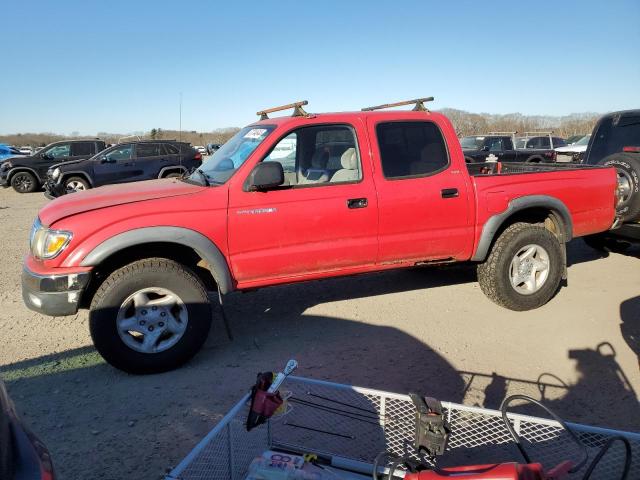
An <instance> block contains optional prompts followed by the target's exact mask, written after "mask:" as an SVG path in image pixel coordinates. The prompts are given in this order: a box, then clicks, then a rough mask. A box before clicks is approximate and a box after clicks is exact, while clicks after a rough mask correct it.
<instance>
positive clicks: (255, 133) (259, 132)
mask: <svg viewBox="0 0 640 480" xmlns="http://www.w3.org/2000/svg"><path fill="white" fill-rule="evenodd" d="M266 131H267V129H266V128H252V129H251V130H249V131H248V132H247V133H245V135H244V138H249V139H251V140H260V139H261V138H262V137H263V136H264V134H265V133H266Z"/></svg>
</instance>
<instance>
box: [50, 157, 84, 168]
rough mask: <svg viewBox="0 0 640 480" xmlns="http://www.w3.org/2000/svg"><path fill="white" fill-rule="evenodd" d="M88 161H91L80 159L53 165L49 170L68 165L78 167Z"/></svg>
mask: <svg viewBox="0 0 640 480" xmlns="http://www.w3.org/2000/svg"><path fill="white" fill-rule="evenodd" d="M87 160H90V159H89V158H80V159H78V160H68V161H66V162H59V163H54V164H53V165H51V166H50V167H49V169H50V170H53V169H54V168H58V167H65V166H67V165H77V164H78V163H82V162H86V161H87Z"/></svg>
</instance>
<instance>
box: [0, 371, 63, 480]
mask: <svg viewBox="0 0 640 480" xmlns="http://www.w3.org/2000/svg"><path fill="white" fill-rule="evenodd" d="M0 479H2V480H27V479H29V480H54V479H55V475H54V471H53V463H52V461H51V455H50V454H49V452H48V450H47V448H46V447H45V446H44V444H43V443H42V442H41V441H40V440H38V438H37V437H36V436H35V435H34V434H33V433H31V431H30V430H29V429H28V428H27V427H26V426H25V425H23V424H22V422H21V421H20V418H19V417H18V414H17V413H16V409H15V407H14V405H13V402H12V401H11V399H10V398H9V395H8V393H7V390H6V388H5V386H4V383H3V382H2V380H0Z"/></svg>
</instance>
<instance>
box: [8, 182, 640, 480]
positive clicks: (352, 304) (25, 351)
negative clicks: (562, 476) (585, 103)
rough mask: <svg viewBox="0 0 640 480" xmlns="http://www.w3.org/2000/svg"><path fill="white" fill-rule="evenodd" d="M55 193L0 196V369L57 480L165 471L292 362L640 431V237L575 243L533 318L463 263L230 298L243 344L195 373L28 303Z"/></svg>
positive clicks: (303, 370)
mask: <svg viewBox="0 0 640 480" xmlns="http://www.w3.org/2000/svg"><path fill="white" fill-rule="evenodd" d="M45 202H46V199H45V198H44V197H43V195H42V194H41V193H35V194H29V195H18V194H16V193H15V192H13V191H12V190H3V191H0V225H2V232H3V234H4V238H3V242H2V256H1V257H0V258H1V259H2V262H0V331H1V332H2V342H1V346H0V376H1V377H2V378H3V379H4V381H5V382H6V383H7V387H8V390H9V393H10V394H11V395H12V397H13V399H14V401H15V403H16V405H17V409H18V411H19V412H20V413H21V414H22V416H23V418H24V420H25V421H26V423H27V424H28V425H29V426H30V427H31V428H32V429H33V430H34V432H36V433H37V434H38V435H39V436H40V437H41V438H42V439H43V440H44V442H45V443H46V444H47V445H48V447H49V449H50V450H51V452H52V455H53V459H54V463H55V465H56V468H57V470H58V473H59V476H60V478H61V479H62V480H71V479H81V478H101V479H102V478H104V479H120V478H135V479H158V478H161V477H162V475H163V474H164V473H165V471H166V469H167V468H169V467H171V466H173V465H176V464H177V463H178V461H179V460H180V459H181V458H182V457H184V456H185V455H186V453H187V452H188V451H189V450H190V449H191V448H192V447H193V446H194V445H195V443H196V442H197V441H198V440H199V439H200V438H202V437H203V436H204V435H205V434H206V432H208V431H209V430H210V429H211V428H212V427H213V426H214V425H215V423H216V422H217V421H218V420H219V419H220V418H221V417H222V415H223V414H224V413H225V412H226V411H227V410H228V409H229V408H230V407H231V406H232V405H233V403H234V402H235V401H237V399H238V398H239V397H240V396H241V395H242V394H243V393H244V392H245V391H246V389H247V387H248V386H249V385H251V384H252V383H253V381H254V380H255V374H256V372H258V371H262V370H266V369H269V368H276V367H280V366H282V365H284V363H285V362H286V360H287V359H288V358H290V357H294V358H296V359H297V360H298V361H299V363H300V369H299V372H298V373H299V374H300V375H303V376H310V377H315V378H321V379H329V380H333V381H338V382H347V383H353V384H357V385H361V386H367V387H372V388H379V389H386V390H391V391H397V392H407V391H409V390H412V391H422V392H424V393H425V394H428V395H431V396H436V397H440V398H442V399H445V400H451V401H458V402H465V403H467V404H470V405H480V406H487V407H493V408H496V407H497V406H498V405H499V403H500V401H501V400H502V398H503V397H504V396H505V394H506V393H515V392H523V393H528V394H530V395H533V396H535V397H537V398H540V397H541V395H542V396H543V397H544V399H545V400H546V401H547V403H548V404H549V405H550V406H551V407H552V408H554V409H556V410H557V411H558V412H559V413H560V414H561V415H562V416H564V417H565V418H566V419H568V420H572V421H578V422H584V423H590V424H595V425H599V426H605V427H613V428H622V429H627V430H634V431H640V403H639V402H638V395H637V392H640V370H639V359H638V355H640V352H639V346H638V344H637V339H638V337H639V334H640V275H639V271H640V270H639V268H638V267H639V266H640V248H638V247H632V248H631V249H629V250H627V251H626V252H625V254H617V253H616V254H610V255H606V256H602V255H600V254H598V253H596V252H594V251H592V250H590V249H589V248H587V247H586V246H585V245H584V243H582V242H581V241H580V240H576V241H574V242H572V243H571V244H570V245H569V260H570V268H569V285H568V286H567V287H565V288H563V289H561V291H560V292H559V294H558V295H557V296H556V298H554V299H553V300H552V301H551V302H550V303H549V304H548V305H546V306H544V307H543V308H540V309H538V310H535V311H531V312H523V313H516V312H511V311H508V310H504V309H501V308H499V307H497V306H496V305H494V304H493V303H491V302H490V301H489V300H487V299H486V298H485V297H484V295H483V294H482V292H481V291H480V288H479V287H478V285H477V284H476V283H475V271H474V269H473V268H471V267H468V266H457V267H452V268H447V269H444V268H442V269H441V268H432V269H411V270H403V271H395V272H386V273H383V274H376V275H369V276H360V277H354V278H343V279H335V280H325V281H321V282H315V283H308V284H301V285H293V286H285V287H278V288H272V289H266V290H262V291H257V292H253V293H248V294H232V295H229V297H228V299H227V303H226V308H227V309H228V316H229V320H230V322H231V324H232V329H233V332H234V335H235V340H234V341H233V342H232V341H229V340H228V339H227V338H226V336H225V335H224V330H223V328H222V325H221V324H220V322H219V321H216V323H215V324H214V329H213V330H212V335H211V336H210V338H209V340H208V342H207V344H206V345H205V348H204V350H203V351H202V352H201V353H200V354H199V355H198V356H197V357H196V358H195V359H194V360H193V361H192V362H190V363H189V364H188V365H186V366H185V367H184V368H182V369H180V370H177V371H174V372H169V373H164V374H159V375H151V376H144V377H140V376H131V375H127V374H124V373H122V372H120V371H117V370H115V369H113V368H111V367H110V366H109V365H106V364H105V363H104V362H103V361H102V360H101V358H100V357H99V356H98V355H97V353H96V352H95V350H94V349H93V348H92V346H91V341H90V338H89V333H88V328H87V315H86V312H82V313H80V314H78V315H76V316H74V317H64V318H49V317H45V316H43V315H39V314H37V313H35V312H31V311H29V310H27V309H26V307H24V305H23V303H22V299H21V295H20V271H21V263H22V256H23V255H24V254H25V252H26V250H27V237H28V232H29V228H30V226H31V223H32V221H33V218H34V217H35V216H36V214H37V211H38V208H39V207H41V206H42V205H44V203H45ZM634 338H635V339H636V340H633V339H634ZM634 342H636V343H634Z"/></svg>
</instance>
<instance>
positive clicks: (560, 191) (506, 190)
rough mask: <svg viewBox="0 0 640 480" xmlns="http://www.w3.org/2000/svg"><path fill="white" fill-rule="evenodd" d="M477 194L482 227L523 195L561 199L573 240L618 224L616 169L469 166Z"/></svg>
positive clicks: (528, 165)
mask: <svg viewBox="0 0 640 480" xmlns="http://www.w3.org/2000/svg"><path fill="white" fill-rule="evenodd" d="M467 168H468V170H469V174H470V175H471V181H472V182H473V185H474V187H475V191H476V212H477V215H476V222H477V225H476V226H477V228H478V229H480V228H481V227H482V225H484V224H485V222H486V221H487V220H488V218H490V217H491V216H492V215H495V214H499V213H501V212H504V211H505V210H506V209H507V208H508V206H509V202H510V201H511V200H513V199H515V198H518V197H520V196H525V195H526V196H531V195H541V196H548V197H553V198H555V199H557V200H560V201H561V202H562V203H563V204H564V205H565V206H566V207H567V208H568V210H569V212H570V213H571V218H572V220H573V225H572V236H573V237H579V236H583V235H589V234H592V233H598V232H602V231H605V230H607V229H609V228H610V227H611V225H612V224H613V222H614V220H615V202H616V199H615V195H614V189H613V188H612V186H613V185H615V183H616V172H615V169H613V168H609V167H602V166H592V165H574V164H560V165H559V164H546V163H535V164H532V163H495V162H493V163H478V164H467Z"/></svg>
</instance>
